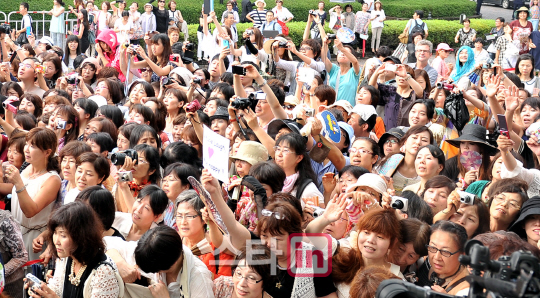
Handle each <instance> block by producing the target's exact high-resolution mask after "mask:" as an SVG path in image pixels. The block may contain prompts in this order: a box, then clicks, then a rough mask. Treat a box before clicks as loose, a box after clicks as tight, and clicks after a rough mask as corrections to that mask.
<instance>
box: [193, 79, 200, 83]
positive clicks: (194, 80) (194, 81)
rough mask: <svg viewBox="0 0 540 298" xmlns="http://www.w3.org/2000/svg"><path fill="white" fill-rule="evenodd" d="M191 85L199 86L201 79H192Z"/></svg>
mask: <svg viewBox="0 0 540 298" xmlns="http://www.w3.org/2000/svg"><path fill="white" fill-rule="evenodd" d="M193 83H195V84H200V83H201V79H199V78H196V79H193Z"/></svg>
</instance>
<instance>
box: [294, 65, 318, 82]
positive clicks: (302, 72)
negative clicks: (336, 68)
mask: <svg viewBox="0 0 540 298" xmlns="http://www.w3.org/2000/svg"><path fill="white" fill-rule="evenodd" d="M314 78H315V73H314V70H313V69H311V68H308V67H299V68H298V81H300V82H303V83H308V84H311V83H312V82H313V79H314Z"/></svg>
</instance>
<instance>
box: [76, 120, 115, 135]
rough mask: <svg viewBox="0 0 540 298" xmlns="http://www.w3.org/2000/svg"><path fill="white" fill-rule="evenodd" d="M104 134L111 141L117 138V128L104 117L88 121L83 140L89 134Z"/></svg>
mask: <svg viewBox="0 0 540 298" xmlns="http://www.w3.org/2000/svg"><path fill="white" fill-rule="evenodd" d="M96 132H106V133H108V134H109V135H110V136H111V138H112V139H113V140H115V139H116V138H117V134H118V133H117V128H116V126H115V125H114V123H113V122H112V121H111V120H110V119H108V118H105V117H96V118H92V119H91V120H90V121H88V124H87V125H86V129H85V130H84V139H85V140H86V137H88V135H89V134H91V133H96Z"/></svg>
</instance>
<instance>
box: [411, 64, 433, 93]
mask: <svg viewBox="0 0 540 298" xmlns="http://www.w3.org/2000/svg"><path fill="white" fill-rule="evenodd" d="M414 77H415V78H418V77H422V78H423V79H424V81H425V82H426V88H425V89H424V92H427V93H428V94H429V92H430V91H431V82H430V81H429V75H428V73H427V71H425V70H423V69H415V70H414ZM422 97H423V96H422Z"/></svg>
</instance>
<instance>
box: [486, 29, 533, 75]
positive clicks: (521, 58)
mask: <svg viewBox="0 0 540 298" xmlns="http://www.w3.org/2000/svg"><path fill="white" fill-rule="evenodd" d="M476 40H478V38H477V39H476ZM527 60H528V61H531V65H532V66H533V67H532V70H531V73H530V77H534V57H533V55H531V54H522V55H519V57H518V59H517V61H516V70H515V74H516V75H518V76H519V75H520V74H521V72H520V71H519V63H521V61H527Z"/></svg>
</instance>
